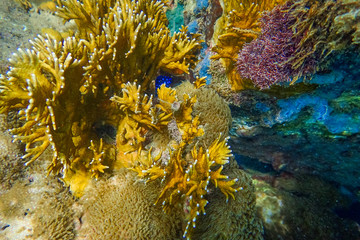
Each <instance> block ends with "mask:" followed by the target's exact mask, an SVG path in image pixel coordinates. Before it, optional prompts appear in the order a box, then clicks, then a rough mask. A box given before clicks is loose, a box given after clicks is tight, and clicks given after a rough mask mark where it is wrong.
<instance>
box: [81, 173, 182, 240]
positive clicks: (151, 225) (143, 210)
mask: <svg viewBox="0 0 360 240" xmlns="http://www.w3.org/2000/svg"><path fill="white" fill-rule="evenodd" d="M135 176H136V173H135V172H132V171H130V170H127V169H125V168H123V169H121V170H119V172H118V173H117V174H116V176H115V177H113V178H110V179H109V180H108V181H106V182H104V181H102V182H98V183H97V184H98V186H96V188H94V189H96V190H93V191H91V192H88V193H86V194H85V195H84V197H83V200H84V201H85V202H84V209H85V211H84V216H83V218H82V220H83V223H84V224H83V226H82V227H81V229H80V231H79V239H87V240H89V239H96V240H99V239H101V240H114V239H138V240H140V239H177V238H178V237H179V236H181V220H180V219H179V217H178V216H180V214H176V213H175V212H174V213H172V214H165V213H164V212H163V211H162V208H161V206H159V205H154V202H155V201H156V198H157V197H158V193H159V192H160V191H161V188H160V184H159V182H158V181H154V182H150V183H146V184H145V183H144V182H141V181H136V180H135Z"/></svg>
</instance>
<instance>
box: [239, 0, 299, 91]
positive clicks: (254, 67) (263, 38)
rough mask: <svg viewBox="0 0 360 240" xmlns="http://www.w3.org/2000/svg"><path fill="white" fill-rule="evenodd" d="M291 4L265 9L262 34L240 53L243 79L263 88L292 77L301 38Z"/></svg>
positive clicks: (240, 68) (240, 69)
mask: <svg viewBox="0 0 360 240" xmlns="http://www.w3.org/2000/svg"><path fill="white" fill-rule="evenodd" d="M287 9H288V6H287V4H286V5H284V6H277V7H275V8H274V9H273V10H272V11H271V12H265V13H264V14H263V16H262V17H261V18H260V23H261V29H262V30H261V34H260V36H259V37H258V38H257V39H255V40H253V41H252V42H250V43H248V44H246V45H245V46H244V47H243V48H242V50H241V51H240V53H239V58H238V61H237V68H238V71H239V73H240V75H241V77H243V78H250V79H251V80H252V81H253V83H254V84H255V86H257V87H259V88H260V89H265V88H269V87H270V86H271V85H273V84H275V83H280V82H287V81H289V80H290V77H291V75H292V74H293V72H292V67H291V66H292V65H291V64H290V63H289V62H290V58H291V56H293V54H294V52H295V50H296V45H297V44H298V41H300V39H294V35H293V31H292V29H291V26H292V24H293V23H294V19H292V18H291V17H290V14H289V13H288V11H286V10H287Z"/></svg>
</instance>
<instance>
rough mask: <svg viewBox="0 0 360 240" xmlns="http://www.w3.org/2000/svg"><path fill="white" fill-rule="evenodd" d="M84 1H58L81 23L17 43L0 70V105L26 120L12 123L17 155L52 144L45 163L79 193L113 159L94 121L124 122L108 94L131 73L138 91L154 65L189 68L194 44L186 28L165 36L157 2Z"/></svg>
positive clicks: (64, 14)
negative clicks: (68, 31)
mask: <svg viewBox="0 0 360 240" xmlns="http://www.w3.org/2000/svg"><path fill="white" fill-rule="evenodd" d="M85 3H86V4H81V3H80V2H78V1H58V5H59V8H58V13H57V14H58V15H59V16H60V17H62V18H63V19H64V21H69V20H72V19H75V22H76V24H77V26H78V29H79V31H78V32H77V33H76V34H75V35H74V36H72V37H68V38H65V39H63V40H62V41H57V40H55V39H52V38H51V37H50V36H47V37H42V36H39V37H38V38H36V39H35V40H33V41H32V42H31V43H32V48H31V49H30V50H26V51H23V50H19V52H18V54H15V55H14V56H13V57H12V59H11V61H10V63H11V69H10V71H9V72H8V73H7V74H6V76H2V77H1V93H0V102H1V112H4V113H7V112H9V111H10V110H15V111H16V110H17V111H19V115H20V118H21V119H23V120H25V123H24V125H23V126H21V127H19V128H15V129H13V130H12V133H13V134H14V136H15V138H16V139H17V140H20V141H21V142H24V143H26V151H27V154H26V155H24V157H23V158H27V157H31V159H30V160H29V161H28V163H31V162H33V161H34V160H36V158H38V157H39V156H40V155H41V154H42V152H43V151H44V150H45V149H46V148H47V147H48V146H50V145H51V146H52V148H53V149H54V157H53V161H52V164H51V165H50V166H49V171H50V172H51V171H52V172H54V173H56V174H57V173H62V175H63V180H64V182H65V183H66V184H68V185H70V186H71V189H72V191H73V192H74V193H75V194H78V195H79V196H80V195H81V193H82V190H83V188H84V187H85V186H86V182H88V181H89V179H90V177H91V176H95V177H96V176H98V175H99V174H100V173H101V172H103V170H104V169H105V168H107V167H109V166H111V165H112V162H113V159H114V157H113V156H114V152H115V150H114V146H113V145H112V144H111V143H107V142H105V141H103V140H101V138H100V137H99V136H97V134H96V132H95V131H94V129H93V128H94V125H96V124H97V123H99V122H105V123H107V124H110V125H113V126H116V127H117V126H121V127H122V126H124V124H125V123H124V122H125V121H126V120H124V119H125V116H123V115H122V114H121V113H120V112H119V111H118V109H117V107H116V105H115V104H111V102H110V101H109V100H110V98H111V97H112V96H113V95H114V93H119V92H120V91H121V89H122V84H123V83H126V82H129V81H130V82H138V84H140V85H141V86H142V87H141V92H142V93H143V92H144V91H145V90H146V89H147V88H148V85H149V84H150V82H151V81H152V80H154V79H155V77H156V74H157V71H158V70H159V69H163V70H164V71H169V72H177V73H179V72H188V69H189V68H190V67H192V66H193V65H194V63H195V62H196V58H195V55H194V53H195V51H196V50H197V49H198V48H199V47H200V46H199V43H200V40H198V39H197V37H198V36H193V37H192V38H190V37H188V36H187V34H186V28H183V29H181V31H180V32H178V33H176V34H174V35H173V36H170V32H169V30H168V29H167V27H166V16H165V13H164V12H163V10H162V7H163V3H162V2H159V1H150V0H149V1H138V2H133V1H127V0H121V1H105V0H104V1H101V2H98V1H93V0H86V1H85ZM90 13H91V14H92V16H93V17H90V15H89V14H90ZM159 36H162V38H161V41H160V38H159ZM99 113H102V114H99ZM119 121H122V122H123V123H122V124H120V123H118V122H119ZM120 134H121V133H120Z"/></svg>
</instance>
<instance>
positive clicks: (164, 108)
mask: <svg viewBox="0 0 360 240" xmlns="http://www.w3.org/2000/svg"><path fill="white" fill-rule="evenodd" d="M203 80H204V79H200V78H198V79H197V81H196V82H195V86H194V89H195V87H199V88H200V86H201V85H202V81H203ZM139 88H140V86H136V85H135V84H127V85H126V86H125V87H124V89H123V96H122V97H114V98H112V100H113V101H114V102H116V103H118V104H119V106H120V109H121V110H122V111H124V112H126V116H127V120H126V123H129V122H132V124H131V126H130V128H129V126H128V127H126V126H124V127H122V129H124V132H123V134H118V136H121V138H119V139H117V144H118V149H119V150H120V151H119V152H118V157H117V161H118V164H117V166H125V167H127V168H130V169H132V170H134V171H136V172H137V173H138V176H139V177H141V178H145V179H148V180H149V181H155V180H157V179H162V182H163V185H162V186H163V187H162V191H161V193H160V194H159V197H158V198H157V201H156V202H155V203H156V204H162V206H163V209H164V211H165V212H167V213H169V212H171V211H172V210H173V209H174V208H175V209H178V208H179V206H180V207H181V208H184V207H186V208H188V209H189V210H188V213H187V218H186V219H187V221H188V223H187V227H186V229H185V232H184V237H185V236H190V235H191V231H192V230H191V229H193V227H195V222H196V218H197V216H198V215H199V214H203V213H205V206H206V204H207V200H206V199H205V195H206V194H207V193H208V191H207V189H208V186H210V183H211V184H212V185H213V186H215V187H218V188H219V189H220V190H221V191H222V192H223V193H224V194H225V196H226V198H227V199H228V197H229V196H231V197H232V198H234V192H236V191H237V188H234V187H233V185H234V184H235V182H236V181H237V180H236V179H232V180H227V178H228V177H227V176H225V175H222V174H221V171H222V169H223V166H224V165H225V164H226V163H227V162H228V158H229V157H230V156H231V150H230V148H229V147H228V146H227V144H226V141H227V139H223V138H222V137H221V136H220V137H219V138H218V139H216V140H215V141H213V142H212V143H211V145H210V146H209V147H208V148H207V149H205V148H203V147H201V146H198V145H197V144H196V143H197V142H198V139H199V137H201V136H202V135H203V134H204V130H203V128H202V126H201V125H200V123H201V122H200V121H199V116H198V115H196V116H193V115H192V113H193V107H194V105H195V104H196V99H197V98H196V95H194V96H189V95H188V94H186V93H185V94H183V96H182V98H181V97H180V96H179V95H178V96H177V94H176V90H175V89H171V88H168V87H166V86H165V84H163V85H162V86H161V87H160V88H159V89H158V94H157V95H158V103H157V104H152V101H149V98H148V97H147V96H145V95H139V91H140V90H139ZM180 99H181V101H179V100H180ZM170 122H171V124H173V125H174V126H173V128H176V131H177V135H178V136H179V137H173V138H170V139H169V140H168V143H167V144H166V145H165V146H161V145H158V144H156V143H153V144H152V146H153V147H152V148H150V149H149V148H147V147H148V146H146V144H145V142H144V141H145V136H146V135H147V134H148V133H149V132H151V131H154V132H158V131H160V132H161V131H167V130H168V129H167V127H168V125H169V124H170ZM120 126H122V125H121V124H120ZM119 131H121V130H120V129H119ZM129 133H136V134H129ZM170 137H172V136H170ZM220 138H221V140H220ZM122 144H124V145H125V146H124V147H122ZM189 146H193V147H192V148H191V150H188V147H189ZM122 149H126V152H121V151H122Z"/></svg>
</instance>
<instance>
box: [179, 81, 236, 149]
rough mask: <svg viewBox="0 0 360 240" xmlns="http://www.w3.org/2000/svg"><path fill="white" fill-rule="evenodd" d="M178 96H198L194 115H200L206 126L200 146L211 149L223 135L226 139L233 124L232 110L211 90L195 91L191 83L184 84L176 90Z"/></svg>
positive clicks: (202, 122)
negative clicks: (212, 144)
mask: <svg viewBox="0 0 360 240" xmlns="http://www.w3.org/2000/svg"><path fill="white" fill-rule="evenodd" d="M176 91H177V95H178V97H179V96H182V95H184V94H185V93H187V94H190V95H191V96H193V95H196V100H197V101H196V103H195V105H194V109H193V111H194V112H193V114H194V115H195V116H196V115H199V119H200V123H201V124H202V125H203V126H204V131H205V134H204V135H203V136H201V137H200V139H199V141H200V144H201V145H202V146H204V147H209V146H210V145H211V143H212V142H213V141H214V140H215V139H216V138H218V137H219V134H220V133H221V134H222V135H223V136H224V137H226V136H227V135H228V133H229V129H230V125H231V122H232V118H231V112H230V108H229V106H228V105H227V103H226V102H225V101H224V100H223V99H222V98H221V97H220V96H219V95H218V94H217V93H216V92H215V91H214V90H213V89H210V88H205V87H202V88H198V89H195V88H194V85H193V84H191V83H190V82H184V83H182V84H181V85H179V86H178V87H177V88H176Z"/></svg>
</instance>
